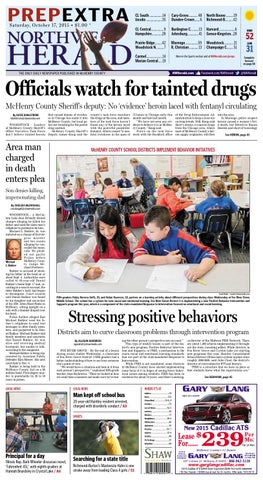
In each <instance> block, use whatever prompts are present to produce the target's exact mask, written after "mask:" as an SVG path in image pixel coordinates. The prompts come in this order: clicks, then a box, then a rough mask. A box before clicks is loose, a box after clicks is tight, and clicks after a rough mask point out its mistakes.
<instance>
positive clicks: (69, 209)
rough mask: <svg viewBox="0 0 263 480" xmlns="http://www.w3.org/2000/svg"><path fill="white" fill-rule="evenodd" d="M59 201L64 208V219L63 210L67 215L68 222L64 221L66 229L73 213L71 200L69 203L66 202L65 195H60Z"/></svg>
mask: <svg viewBox="0 0 263 480" xmlns="http://www.w3.org/2000/svg"><path fill="white" fill-rule="evenodd" d="M58 200H59V202H60V205H61V208H62V217H63V210H64V212H65V213H66V220H65V221H64V228H66V226H67V222H68V220H69V218H70V215H71V213H72V204H71V200H70V201H69V202H66V200H65V198H64V197H63V195H58Z"/></svg>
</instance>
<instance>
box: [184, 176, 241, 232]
mask: <svg viewBox="0 0 263 480" xmlns="http://www.w3.org/2000/svg"><path fill="white" fill-rule="evenodd" d="M210 190H211V194H212V197H208V198H206V199H205V200H203V201H202V202H200V203H199V204H198V205H196V206H195V211H196V212H197V213H201V214H203V215H205V214H206V213H207V212H208V210H215V209H219V208H225V209H229V210H231V212H232V213H235V212H236V211H237V209H238V207H237V205H236V204H235V203H234V202H233V200H231V198H230V197H229V196H228V195H227V189H226V186H225V184H224V182H223V181H222V180H214V181H213V182H212V183H211V185H210ZM203 226H204V219H198V220H195V221H194V225H193V227H194V229H196V230H198V231H199V232H202V230H203Z"/></svg>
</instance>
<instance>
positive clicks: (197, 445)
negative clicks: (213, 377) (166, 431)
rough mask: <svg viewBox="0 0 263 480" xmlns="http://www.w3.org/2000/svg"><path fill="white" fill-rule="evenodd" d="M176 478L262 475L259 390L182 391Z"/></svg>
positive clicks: (239, 387) (215, 387)
mask: <svg viewBox="0 0 263 480" xmlns="http://www.w3.org/2000/svg"><path fill="white" fill-rule="evenodd" d="M175 393H176V395H175V411H176V433H175V450H176V457H175V458H176V461H175V463H176V473H181V474H186V473H189V474H190V473H214V474H215V473H216V474H220V473H221V474H234V473H238V474H255V473H257V387H256V385H253V384H246V385H240V384H238V385H236V384H226V385H223V384H220V385H215V384H203V385H200V384H190V385H189V384H183V385H177V386H176V392H175Z"/></svg>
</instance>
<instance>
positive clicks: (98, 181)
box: [92, 172, 104, 192]
mask: <svg viewBox="0 0 263 480" xmlns="http://www.w3.org/2000/svg"><path fill="white" fill-rule="evenodd" d="M92 187H94V189H98V190H100V191H101V192H102V190H103V188H104V183H103V181H102V178H101V174H100V172H95V173H94V180H93V181H92Z"/></svg>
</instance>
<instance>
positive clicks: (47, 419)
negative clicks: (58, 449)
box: [42, 397, 54, 432]
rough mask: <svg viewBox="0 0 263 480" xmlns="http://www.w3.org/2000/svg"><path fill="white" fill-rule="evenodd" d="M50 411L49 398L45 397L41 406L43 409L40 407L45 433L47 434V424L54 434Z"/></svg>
mask: <svg viewBox="0 0 263 480" xmlns="http://www.w3.org/2000/svg"><path fill="white" fill-rule="evenodd" d="M52 411H53V405H52V403H51V401H50V398H49V397H46V398H45V403H44V404H43V407H42V412H43V417H44V423H45V430H46V432H48V424H49V427H50V430H51V432H54V426H53V422H52Z"/></svg>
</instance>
